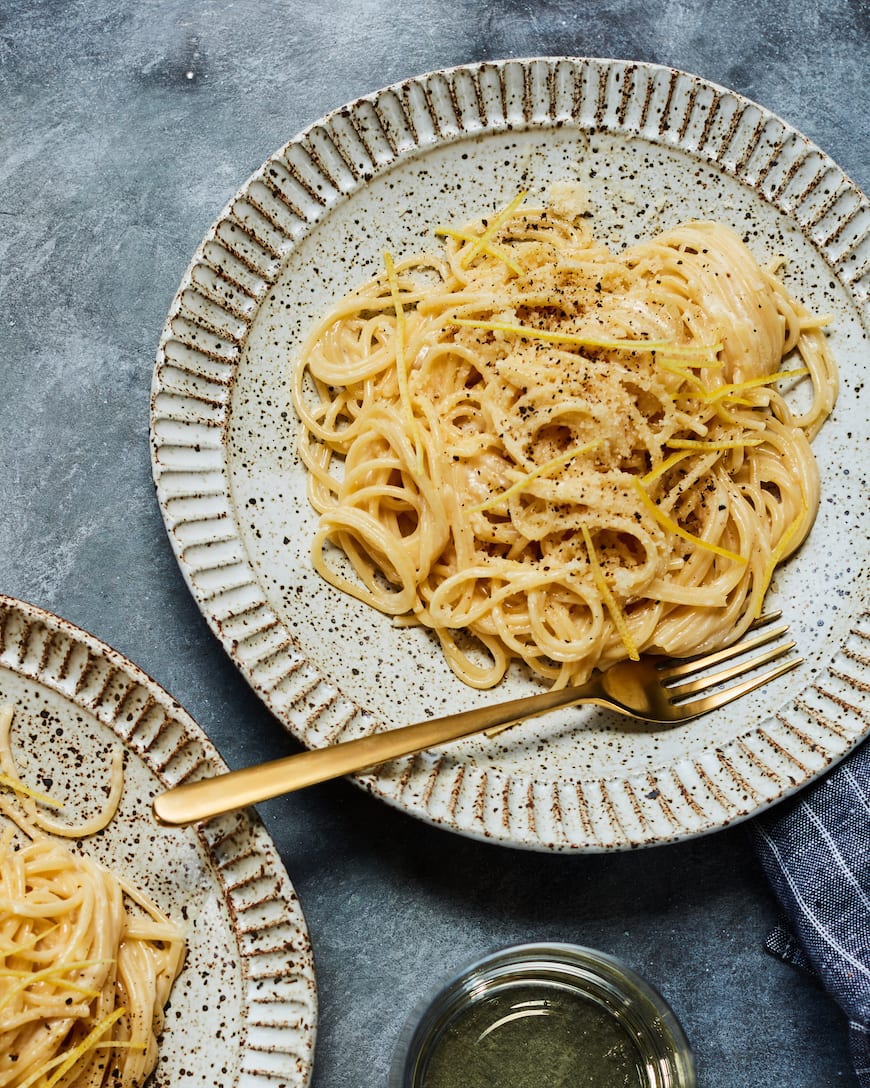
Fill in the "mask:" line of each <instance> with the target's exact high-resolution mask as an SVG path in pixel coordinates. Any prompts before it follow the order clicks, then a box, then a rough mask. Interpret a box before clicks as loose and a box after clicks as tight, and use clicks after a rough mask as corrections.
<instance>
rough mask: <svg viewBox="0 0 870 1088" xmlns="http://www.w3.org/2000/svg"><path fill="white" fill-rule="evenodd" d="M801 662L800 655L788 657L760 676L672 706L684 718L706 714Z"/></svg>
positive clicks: (767, 682)
mask: <svg viewBox="0 0 870 1088" xmlns="http://www.w3.org/2000/svg"><path fill="white" fill-rule="evenodd" d="M802 664H803V658H802V657H790V658H788V659H787V660H785V661H781V662H780V663H779V664H778V665H777V666H776V667H775V668H773V669H771V670H770V671H769V672H766V673H764V674H762V675H761V676H750V677H748V678H747V679H746V680H744V681H743V683H742V684H734V685H733V686H732V687H730V688H725V689H724V690H723V691H717V692H714V693H713V694H712V695H708V696H706V697H705V698H703V699H694V700H693V701H692V702H689V703H680V704H678V705H677V706H675V707H674V710H675V712H676V713H677V714H679V715H680V716H682V717H684V718H695V717H698V716H699V715H700V714H706V713H707V712H708V711H710V710H718V709H719V707H722V706H725V705H726V704H727V703H732V702H734V700H735V699H739V698H741V696H743V695H748V694H749V692H750V691H755V689H756V688H760V687H762V685H764V684H769V683H771V681H773V680H776V678H777V677H778V676H782V675H784V674H785V673H787V672H790V671H791V670H792V669H796V668H797V667H798V665H802Z"/></svg>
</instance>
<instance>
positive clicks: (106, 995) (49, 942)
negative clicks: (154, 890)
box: [0, 707, 184, 1088]
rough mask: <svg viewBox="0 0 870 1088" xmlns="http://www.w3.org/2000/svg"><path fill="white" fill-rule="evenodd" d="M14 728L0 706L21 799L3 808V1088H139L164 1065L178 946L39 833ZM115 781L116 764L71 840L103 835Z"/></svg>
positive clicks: (98, 870)
mask: <svg viewBox="0 0 870 1088" xmlns="http://www.w3.org/2000/svg"><path fill="white" fill-rule="evenodd" d="M11 721H12V712H11V708H9V707H0V767H2V771H3V776H4V784H5V785H6V786H7V787H9V788H11V789H12V790H13V791H14V793H15V794H16V795H17V801H16V804H10V803H9V802H8V801H7V800H6V799H3V800H2V801H0V810H2V812H3V813H4V814H5V815H6V816H7V818H8V823H7V824H6V826H5V827H4V828H3V829H2V832H0V1086H2V1088H55V1086H57V1088H85V1086H88V1088H98V1086H100V1088H102V1086H105V1088H109V1086H111V1088H140V1086H141V1085H143V1084H144V1083H145V1081H146V1080H147V1078H148V1076H149V1075H150V1073H151V1071H152V1070H153V1068H154V1065H155V1063H156V1060H157V1036H158V1035H159V1033H160V1031H161V1028H162V1023H163V1008H164V1005H165V1004H166V1001H167V1000H168V997H169V992H170V990H171V988H172V984H173V982H174V981H175V978H176V977H177V975H178V972H179V971H180V969H181V965H182V962H183V958H184V941H183V938H182V935H181V933H180V931H179V930H178V929H177V927H176V926H174V925H173V924H172V923H171V922H170V921H169V919H168V918H166V917H165V916H164V915H163V914H162V913H161V912H160V910H159V909H158V908H157V907H156V905H155V904H153V903H152V902H151V901H150V900H149V899H148V898H147V897H146V896H144V895H143V894H142V893H141V892H139V891H138V890H136V889H135V888H133V887H132V886H131V885H130V884H128V883H127V882H126V881H125V880H124V879H123V878H121V877H118V876H116V875H115V874H113V873H112V872H110V871H109V870H108V869H106V868H104V867H102V866H100V865H98V864H97V863H96V862H94V861H93V860H91V859H90V858H88V857H87V856H85V855H83V854H80V853H77V852H74V851H73V850H71V849H69V848H68V847H67V846H66V845H64V844H63V843H62V842H58V841H56V839H55V838H53V837H50V836H48V835H46V834H44V833H43V832H42V830H41V829H40V826H39V825H40V824H41V822H42V819H41V817H40V815H39V814H38V812H37V811H36V803H37V802H36V799H35V797H34V795H33V791H31V790H29V789H27V787H24V786H23V784H22V783H21V781H20V779H19V776H18V773H17V771H16V768H15V765H14V762H13V761H12V757H11V746H10V743H9V731H10V727H11ZM119 773H120V768H119V766H118V765H117V764H116V765H115V767H114V779H115V781H114V782H113V785H112V790H111V793H110V797H109V801H108V803H107V805H106V806H105V807H104V808H103V810H102V811H101V812H100V814H99V815H98V817H97V818H95V820H93V821H88V822H87V823H86V824H82V825H81V826H80V827H78V828H66V827H65V828H64V829H63V831H64V834H65V835H66V836H71V835H73V834H81V833H83V832H84V833H91V832H92V831H93V830H94V829H99V827H101V826H103V827H104V826H106V825H107V824H108V822H109V821H110V820H111V819H112V817H113V815H114V812H115V809H116V808H117V803H118V798H119V796H120V788H119V787H118V785H117V781H118V777H119ZM54 823H55V822H54V821H51V824H52V826H54ZM20 833H23V834H24V835H25V836H26V839H27V840H28V841H25V842H24V843H22V842H21V841H19V838H20Z"/></svg>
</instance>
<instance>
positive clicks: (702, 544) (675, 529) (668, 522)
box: [634, 478, 746, 563]
mask: <svg viewBox="0 0 870 1088" xmlns="http://www.w3.org/2000/svg"><path fill="white" fill-rule="evenodd" d="M634 486H635V488H636V490H637V493H638V495H640V498H641V501H642V502H643V504H644V506H645V507H646V508H647V510H648V511H649V512H650V514H652V516H653V517H654V518H655V520H656V521H657V522H658V523H659V525H661V526H662V527H663V528H665V529H667V530H668V531H669V532H671V533H676V535H677V536H680V537H682V538H683V540H688V541H689V543H691V544H695V545H697V547H699V548H706V550H707V551H710V552H715V553H716V555H721V556H724V558H725V559H732V560H734V562H735V563H745V562H746V559H745V558H744V557H743V556H742V555H738V554H737V553H736V552H730V551H728V549H727V548H720V547H719V545H718V544H710V543H709V542H708V541H706V540H702V539H701V537H699V536H695V534H694V533H690V532H689V531H688V530H687V529H683V528H682V527H681V526H679V525H678V524H677V523H676V522H675V521H674V519H673V518H670V517H668V515H667V514H666V513H665V512H664V510H660V509H659V508H658V507H657V506H656V504H655V503H654V502H653V501H652V499H651V498H650V497H649V495H648V494H647V493H646V490H645V488H644V486H643V484H642V483H641V481H640V480H639V479H637V478H635V480H634Z"/></svg>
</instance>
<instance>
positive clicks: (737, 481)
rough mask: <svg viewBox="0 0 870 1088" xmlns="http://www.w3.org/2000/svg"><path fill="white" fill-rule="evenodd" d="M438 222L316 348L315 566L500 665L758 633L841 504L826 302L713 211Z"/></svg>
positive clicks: (309, 461)
mask: <svg viewBox="0 0 870 1088" xmlns="http://www.w3.org/2000/svg"><path fill="white" fill-rule="evenodd" d="M436 233H437V234H438V235H440V236H441V238H443V243H442V244H441V245H440V248H439V249H437V251H435V252H433V253H428V254H426V255H423V256H415V257H411V258H409V259H407V260H404V261H401V262H397V263H396V264H394V263H393V261H392V259H391V257H390V255H389V254H387V255H386V257H385V271H384V273H383V274H382V275H380V276H378V277H377V278H376V279H374V280H372V281H371V282H369V283H367V284H365V285H364V286H363V287H361V288H360V289H359V290H357V291H354V292H353V293H351V294H350V295H348V296H347V297H346V298H344V299H342V300H341V301H340V302H339V303H338V305H337V306H336V307H335V308H334V309H333V310H332V311H331V312H329V313H328V314H327V315H326V316H325V317H324V318H323V319H322V320H321V321H320V322H319V323H318V324H317V325H316V327H315V328H314V329H313V330H312V331H311V333H310V335H309V337H308V339H307V341H306V343H305V345H304V348H303V350H302V352H301V355H300V358H299V359H298V361H297V362H296V364H295V367H294V384H293V397H294V405H295V408H296V412H297V414H298V416H299V419H300V421H301V429H300V436H299V451H300V456H301V459H302V461H303V463H304V464H305V466H306V467H307V469H308V473H309V480H308V484H309V487H308V493H309V498H310V501H311V503H312V505H313V506H314V508H315V510H316V511H317V512H318V513H319V515H320V518H319V525H318V528H317V531H316V533H315V535H314V539H313V541H312V545H311V555H312V560H313V563H314V566H315V568H316V569H317V570H318V571H319V572H320V574H321V575H322V576H323V577H324V578H325V579H326V580H327V581H329V582H330V583H331V584H332V585H334V586H336V587H337V588H339V589H341V590H344V591H345V592H347V593H350V594H352V595H353V596H355V597H357V598H359V599H360V600H362V601H365V602H366V603H368V604H370V605H372V606H373V607H375V608H377V609H380V610H381V611H382V612H385V613H388V614H390V615H392V616H394V617H396V618H397V619H398V620H399V622H402V623H409V624H422V625H424V626H425V627H428V628H430V629H431V630H432V631H434V632H435V633H436V634H437V636H438V638H439V640H440V642H441V645H442V647H443V650H444V654H445V656H446V658H447V661H448V662H449V663H450V666H451V667H452V668H453V670H454V671H455V672H456V674H457V675H458V676H459V677H460V678H461V679H463V680H464V681H465V682H466V683H468V684H471V685H473V686H475V687H481V688H483V687H489V686H491V685H493V684H496V683H497V682H498V681H499V680H500V679H501V678H502V676H503V675H504V673H505V671H506V669H507V667H508V665H509V664H510V662H511V660H513V659H520V660H521V661H524V662H525V663H526V664H527V665H528V667H529V668H530V669H531V670H532V671H533V672H534V673H537V674H539V675H540V676H541V677H543V678H545V679H546V680H547V681H549V682H551V683H552V684H553V685H555V686H561V685H564V684H568V683H579V682H582V681H583V680H584V679H586V678H587V677H588V675H589V673H590V672H591V671H592V669H593V668H595V667H598V668H606V667H607V666H609V665H611V664H613V663H614V662H615V661H617V660H619V659H621V658H625V657H626V656H628V657H636V656H637V655H638V654H639V653H640V652H643V651H657V652H664V653H667V654H676V655H680V654H688V653H694V652H698V651H705V650H707V649H709V648H711V647H713V646H715V645H718V644H721V643H722V642H725V641H727V640H729V639H732V638H734V637H737V636H738V635H739V634H740V633H741V632H742V631H743V630H744V629H745V628H746V627H747V626H749V624H750V623H751V622H752V620H753V619H754V618H755V617H756V616H757V615H758V614H759V612H760V609H761V605H762V600H763V598H764V596H765V593H766V591H767V589H768V586H769V584H770V581H771V577H772V574H773V570H774V567H775V566H776V565H777V564H778V563H779V562H780V561H781V560H783V559H784V558H786V557H787V556H788V555H789V554H790V553H792V552H793V551H794V550H795V549H796V548H797V547H798V545H799V544H800V543H801V542H802V541H803V539H804V538H805V537H806V535H807V533H808V532H809V530H810V527H811V525H812V522H813V518H814V516H815V513H816V510H817V507H818V501H819V474H818V470H817V466H816V462H815V459H814V457H813V454H812V452H811V449H810V439H811V438H812V437H813V436H814V435H815V434H816V432H817V431H818V429H819V427H820V426H821V425H822V423H823V422H824V420H825V417H826V416H827V415H828V414H829V412H830V411H831V408H832V406H833V403H834V400H835V397H836V392H837V374H836V367H835V364H834V361H833V359H832V357H831V354H830V352H829V349H828V346H827V344H826V340H825V336H824V334H823V332H822V327H823V325H824V324H825V321H824V319H820V318H817V317H814V316H812V315H811V314H809V313H808V312H807V310H806V309H805V308H804V307H803V306H802V305H801V303H799V302H797V301H796V300H795V299H793V298H791V297H790V296H789V294H788V292H787V291H786V290H785V288H784V287H783V285H782V283H781V282H780V281H779V280H778V279H777V277H776V276H775V275H774V271H773V270H772V269H771V270H766V269H763V268H761V267H759V265H758V264H757V263H756V261H755V259H754V258H753V256H752V254H751V253H750V251H749V250H748V249H747V247H746V246H745V245H744V243H743V242H742V241H741V240H740V239H739V238H738V237H737V235H735V234H734V233H733V232H732V231H731V230H730V229H728V228H726V227H724V226H722V225H719V224H717V223H713V222H689V223H686V224H685V225H682V226H679V227H676V228H674V229H672V230H667V231H665V232H664V233H662V234H659V235H658V236H657V237H654V238H652V239H651V240H649V241H646V242H642V243H640V244H638V245H634V246H631V247H629V248H627V249H625V250H624V251H622V252H621V253H619V254H615V253H612V252H610V251H609V250H608V249H607V248H605V247H604V246H603V245H601V244H599V243H598V242H596V241H595V240H594V238H593V236H592V232H591V229H590V227H589V224H588V220H587V218H585V217H583V216H577V215H574V214H572V213H571V212H570V211H569V210H561V211H560V210H558V209H557V208H556V207H544V208H535V209H532V208H525V207H523V204H522V197H519V198H517V200H515V201H513V202H512V203H511V204H510V205H508V206H507V207H506V208H504V209H503V210H502V211H500V212H499V213H497V214H496V215H494V216H493V217H492V218H490V219H489V220H485V219H482V220H479V221H477V222H474V223H471V224H468V225H466V226H464V227H462V228H460V229H454V228H448V227H444V228H439V229H438V230H437V232H436ZM804 376H808V377H809V384H810V385H811V388H812V399H811V402H810V403H808V404H807V405H806V407H805V409H804V410H802V411H797V410H795V409H794V408H793V407H791V406H790V404H789V403H788V402H787V399H786V397H787V396H789V400H791V399H793V398H792V397H791V396H790V390H791V387H792V386H793V385H795V384H796V383H798V381H799V380H800V379H801V378H803V377H804ZM780 386H782V390H780V388H779V387H780ZM328 545H334V546H337V547H338V548H339V549H341V550H342V551H343V552H344V554H345V556H346V557H347V559H348V560H349V562H350V565H351V566H352V568H353V572H354V574H350V572H348V573H347V574H346V573H342V571H341V569H339V566H337V565H335V564H334V561H333V565H330V561H328V560H330V555H329V549H328V547H327V546H328ZM460 632H464V635H460ZM468 636H471V638H470V639H469V637H468ZM469 643H470V645H469ZM481 647H482V648H484V649H485V650H486V651H487V653H486V654H481V653H479V652H477V651H478V650H479V649H480V648H481Z"/></svg>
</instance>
